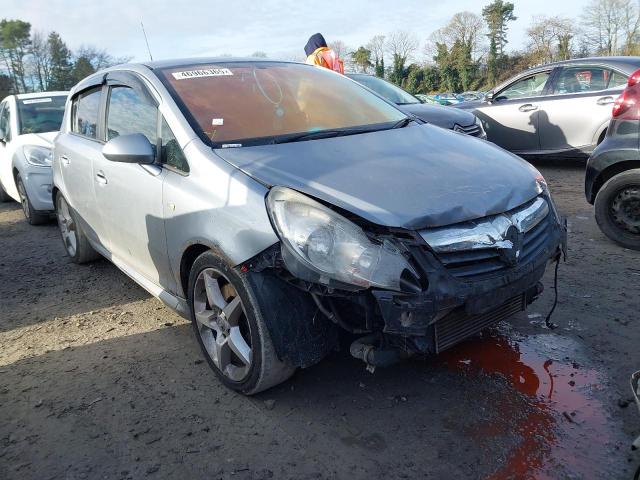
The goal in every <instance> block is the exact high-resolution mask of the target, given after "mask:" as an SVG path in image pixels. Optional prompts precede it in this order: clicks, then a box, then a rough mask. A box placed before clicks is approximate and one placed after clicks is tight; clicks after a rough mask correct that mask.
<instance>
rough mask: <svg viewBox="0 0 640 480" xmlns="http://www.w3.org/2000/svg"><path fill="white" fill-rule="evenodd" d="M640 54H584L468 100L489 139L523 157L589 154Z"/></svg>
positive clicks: (639, 61) (601, 135) (638, 65)
mask: <svg viewBox="0 0 640 480" xmlns="http://www.w3.org/2000/svg"><path fill="white" fill-rule="evenodd" d="M638 68H640V57H596V58H579V59H573V60H567V61H563V62H557V63H550V64H547V65H542V66H539V67H535V68H532V69H530V70H527V71H525V72H523V73H521V74H520V75H517V76H515V77H513V78H511V79H509V80H507V81H506V82H504V83H502V84H501V85H499V86H497V87H496V88H494V89H493V90H491V91H490V92H489V93H487V94H486V96H485V98H484V99H483V100H479V101H474V102H463V103H460V104H458V105H456V108H463V109H465V110H470V111H472V112H473V113H475V114H476V116H477V117H478V118H480V119H481V120H482V123H483V124H484V128H485V131H486V132H487V139H488V140H489V141H491V142H494V143H495V144H497V145H499V146H501V147H503V148H505V149H507V150H509V151H511V152H513V153H516V154H518V155H524V156H538V155H553V156H567V157H577V158H586V156H588V155H589V154H590V153H591V152H592V151H593V149H594V148H595V147H596V145H598V144H599V143H600V142H601V141H602V140H603V139H604V136H605V134H606V131H607V127H608V125H609V120H610V118H611V109H612V107H613V103H614V102H615V100H616V98H617V97H618V95H620V94H621V93H622V91H623V90H624V87H625V85H626V83H627V78H628V77H629V75H631V74H632V73H633V72H635V71H636V70H637V69H638Z"/></svg>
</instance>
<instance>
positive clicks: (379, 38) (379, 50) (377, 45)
mask: <svg viewBox="0 0 640 480" xmlns="http://www.w3.org/2000/svg"><path fill="white" fill-rule="evenodd" d="M384 41H385V36H384V35H376V36H374V37H373V38H372V39H371V40H369V43H367V46H366V48H367V49H368V50H369V51H370V52H371V54H372V55H373V58H374V67H375V74H376V76H377V77H380V78H384V49H385V44H384Z"/></svg>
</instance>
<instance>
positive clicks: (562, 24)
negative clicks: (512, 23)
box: [527, 16, 574, 64]
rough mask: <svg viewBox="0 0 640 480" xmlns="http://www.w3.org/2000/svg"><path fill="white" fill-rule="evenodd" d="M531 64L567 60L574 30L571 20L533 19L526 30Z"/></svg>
mask: <svg viewBox="0 0 640 480" xmlns="http://www.w3.org/2000/svg"><path fill="white" fill-rule="evenodd" d="M527 36H528V37H529V52H530V55H531V63H533V64H539V63H548V62H553V61H554V60H567V59H568V58H570V56H571V39H572V38H573V37H574V30H573V25H572V23H571V20H570V19H568V18H561V17H545V16H542V17H534V19H533V23H532V24H531V25H530V26H529V28H527Z"/></svg>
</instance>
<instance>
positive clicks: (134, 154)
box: [102, 133, 156, 165]
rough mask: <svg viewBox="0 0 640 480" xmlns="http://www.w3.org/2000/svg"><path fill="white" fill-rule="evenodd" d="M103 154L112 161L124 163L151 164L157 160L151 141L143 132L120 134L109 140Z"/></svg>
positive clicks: (103, 148)
mask: <svg viewBox="0 0 640 480" xmlns="http://www.w3.org/2000/svg"><path fill="white" fill-rule="evenodd" d="M102 155H104V157H105V158H106V159H107V160H111V161H112V162H122V163H141V164H144V165H149V164H152V163H154V162H155V160H156V155H155V152H154V151H153V146H152V145H151V142H149V140H148V139H147V137H145V136H144V135H143V134H141V133H133V134H131V135H120V136H118V137H116V138H113V139H111V140H109V141H108V142H107V143H106V144H105V146H104V147H102Z"/></svg>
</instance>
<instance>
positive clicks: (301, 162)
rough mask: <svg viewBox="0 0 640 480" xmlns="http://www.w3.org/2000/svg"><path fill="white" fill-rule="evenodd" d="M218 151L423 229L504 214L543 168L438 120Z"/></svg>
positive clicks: (370, 215)
mask: <svg viewBox="0 0 640 480" xmlns="http://www.w3.org/2000/svg"><path fill="white" fill-rule="evenodd" d="M215 152H216V153H217V154H218V155H219V156H221V157H222V158H224V159H225V160H226V161H228V162H229V163H231V164H232V165H234V166H236V167H237V168H239V169H240V170H242V171H244V172H245V173H246V174H248V175H250V176H251V177H253V178H254V179H256V180H258V181H260V182H261V183H263V184H266V185H267V186H274V185H282V186H287V187H290V188H293V189H295V190H298V191H300V192H303V193H306V194H308V195H310V196H312V197H315V198H317V199H320V200H322V201H325V202H327V203H330V204H333V205H335V206H337V207H340V208H342V209H345V210H348V211H350V212H352V213H354V214H356V215H359V216H360V217H362V218H364V219H366V220H368V221H370V222H373V223H375V224H378V225H384V226H388V227H402V228H407V229H420V228H426V227H436V226H443V225H450V224H454V223H458V222H462V221H466V220H471V219H475V218H480V217H484V216H487V215H493V214H497V213H501V212H504V211H507V210H510V209H512V208H515V207H517V206H519V205H521V204H523V203H524V202H526V201H528V200H530V199H532V198H534V197H535V196H536V195H537V194H538V187H537V183H536V180H535V177H536V170H535V169H534V168H533V167H532V166H531V165H529V164H528V163H527V162H525V161H524V160H522V159H520V158H519V157H516V156H515V155H512V154H510V153H508V152H506V151H504V150H502V149H500V148H498V147H496V146H495V145H493V144H491V143H489V142H485V141H483V140H478V139H476V138H471V137H468V136H466V135H462V134H458V133H455V132H450V131H446V130H443V129H441V128H438V127H434V126H431V125H415V124H414V125H412V126H408V127H405V128H400V129H392V130H385V131H379V132H372V133H365V134H359V135H351V136H344V137H335V138H328V139H318V140H309V141H301V142H294V143H286V144H278V145H264V146H255V147H241V148H226V149H217V150H215Z"/></svg>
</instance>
